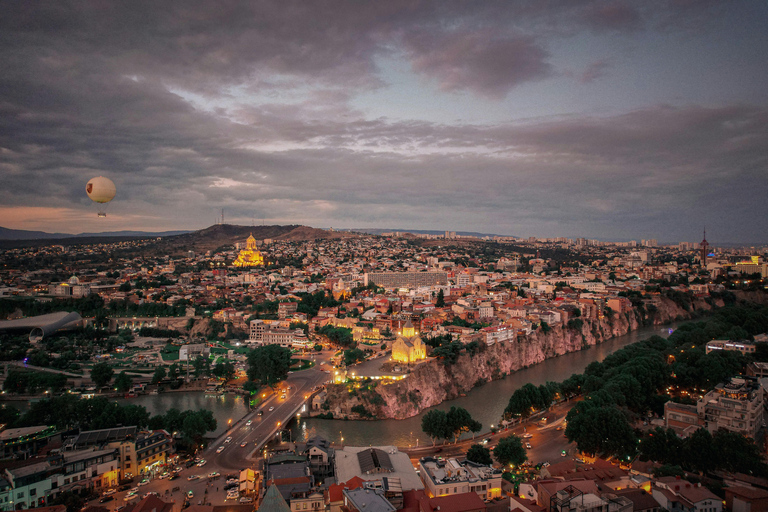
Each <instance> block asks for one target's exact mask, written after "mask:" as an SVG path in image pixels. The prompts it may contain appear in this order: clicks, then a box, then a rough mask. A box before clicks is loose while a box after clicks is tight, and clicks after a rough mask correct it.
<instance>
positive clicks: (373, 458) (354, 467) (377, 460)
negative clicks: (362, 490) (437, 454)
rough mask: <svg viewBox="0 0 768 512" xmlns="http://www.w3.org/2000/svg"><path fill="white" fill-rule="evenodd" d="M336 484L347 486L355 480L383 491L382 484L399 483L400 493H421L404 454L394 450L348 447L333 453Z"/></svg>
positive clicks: (393, 447) (385, 447)
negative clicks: (411, 491) (394, 481)
mask: <svg viewBox="0 0 768 512" xmlns="http://www.w3.org/2000/svg"><path fill="white" fill-rule="evenodd" d="M334 467H335V472H336V480H337V481H338V482H347V481H349V480H351V479H352V478H353V477H355V476H357V477H360V478H361V479H363V480H368V481H372V482H374V483H373V484H371V485H374V486H376V487H380V488H384V486H385V485H388V483H385V480H387V481H392V480H395V479H397V480H399V483H400V489H401V490H403V491H408V490H411V489H423V488H424V484H423V483H422V482H421V480H420V479H419V476H418V475H417V474H416V471H415V470H414V469H413V466H412V465H411V459H410V458H409V457H408V455H407V454H406V453H402V452H400V451H398V449H397V447H396V446H373V447H358V446H347V447H345V448H342V449H337V450H336V456H335V458H334Z"/></svg>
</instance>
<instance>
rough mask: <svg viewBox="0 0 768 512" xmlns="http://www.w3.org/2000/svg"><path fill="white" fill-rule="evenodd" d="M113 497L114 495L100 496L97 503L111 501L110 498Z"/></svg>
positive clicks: (112, 498)
mask: <svg viewBox="0 0 768 512" xmlns="http://www.w3.org/2000/svg"><path fill="white" fill-rule="evenodd" d="M114 499H115V497H114V496H104V497H103V498H101V499H100V500H99V503H106V502H108V501H112V500H114Z"/></svg>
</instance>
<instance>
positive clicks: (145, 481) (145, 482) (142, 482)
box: [136, 478, 149, 486]
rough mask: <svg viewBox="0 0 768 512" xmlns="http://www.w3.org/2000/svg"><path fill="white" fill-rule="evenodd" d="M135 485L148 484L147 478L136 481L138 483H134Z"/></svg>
mask: <svg viewBox="0 0 768 512" xmlns="http://www.w3.org/2000/svg"><path fill="white" fill-rule="evenodd" d="M136 485H139V486H142V485H149V480H148V479H146V478H145V479H143V480H142V481H141V482H139V483H138V484H136Z"/></svg>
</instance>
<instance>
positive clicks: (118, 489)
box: [117, 484, 131, 492]
mask: <svg viewBox="0 0 768 512" xmlns="http://www.w3.org/2000/svg"><path fill="white" fill-rule="evenodd" d="M130 488H131V486H130V485H128V484H125V485H121V486H120V487H118V488H117V492H123V491H127V490H128V489H130Z"/></svg>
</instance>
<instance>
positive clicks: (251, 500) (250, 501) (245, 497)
mask: <svg viewBox="0 0 768 512" xmlns="http://www.w3.org/2000/svg"><path fill="white" fill-rule="evenodd" d="M240 503H253V498H249V497H248V496H243V497H242V498H240Z"/></svg>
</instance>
